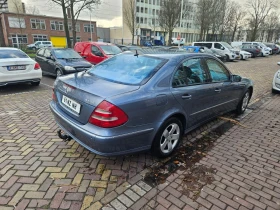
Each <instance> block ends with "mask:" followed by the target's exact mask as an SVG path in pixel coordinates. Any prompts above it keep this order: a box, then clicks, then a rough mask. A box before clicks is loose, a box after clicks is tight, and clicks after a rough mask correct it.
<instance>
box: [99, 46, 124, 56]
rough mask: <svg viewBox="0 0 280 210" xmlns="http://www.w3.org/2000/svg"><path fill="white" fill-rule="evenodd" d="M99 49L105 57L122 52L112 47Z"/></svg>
mask: <svg viewBox="0 0 280 210" xmlns="http://www.w3.org/2000/svg"><path fill="white" fill-rule="evenodd" d="M100 47H101V49H102V50H103V51H104V52H105V54H107V55H116V54H119V53H121V52H122V51H121V49H120V48H118V47H117V46H114V45H101V46H100Z"/></svg>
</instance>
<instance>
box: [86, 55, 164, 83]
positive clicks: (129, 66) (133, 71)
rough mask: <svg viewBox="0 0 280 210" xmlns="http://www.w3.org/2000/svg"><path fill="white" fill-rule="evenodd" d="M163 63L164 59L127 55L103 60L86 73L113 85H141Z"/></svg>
mask: <svg viewBox="0 0 280 210" xmlns="http://www.w3.org/2000/svg"><path fill="white" fill-rule="evenodd" d="M165 63H166V60H165V59H161V58H155V57H149V56H145V55H143V56H142V55H139V56H134V54H132V53H127V54H120V55H117V56H114V57H112V58H110V59H108V60H105V61H104V62H102V63H100V64H98V65H96V66H94V67H93V68H92V69H91V70H89V72H88V73H89V74H91V75H95V76H98V77H100V78H103V79H105V80H108V81H111V82H115V83H122V84H127V85H141V84H143V83H145V82H146V81H147V80H149V79H150V78H151V77H152V76H153V75H154V74H155V72H156V71H158V69H160V67H161V66H162V65H164V64H165Z"/></svg>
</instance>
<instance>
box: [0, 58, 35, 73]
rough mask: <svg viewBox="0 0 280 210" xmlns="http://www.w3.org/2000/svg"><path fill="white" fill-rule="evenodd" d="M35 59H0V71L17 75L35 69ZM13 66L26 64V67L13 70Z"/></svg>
mask: <svg viewBox="0 0 280 210" xmlns="http://www.w3.org/2000/svg"><path fill="white" fill-rule="evenodd" d="M34 65H35V61H33V60H32V59H31V58H8V59H0V72H1V73H3V74H9V75H17V74H21V73H27V72H29V71H32V70H34ZM11 66H13V67H14V66H24V67H25V69H21V70H11V69H10V67H11Z"/></svg>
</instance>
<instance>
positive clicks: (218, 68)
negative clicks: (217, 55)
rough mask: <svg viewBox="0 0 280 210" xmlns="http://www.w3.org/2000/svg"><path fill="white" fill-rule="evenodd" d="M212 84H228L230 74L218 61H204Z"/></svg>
mask: <svg viewBox="0 0 280 210" xmlns="http://www.w3.org/2000/svg"><path fill="white" fill-rule="evenodd" d="M206 63H207V66H208V69H209V71H210V75H211V78H212V82H228V81H229V80H230V74H229V72H228V70H227V69H226V68H225V67H224V66H223V65H222V64H221V63H219V62H218V61H216V60H213V59H207V60H206Z"/></svg>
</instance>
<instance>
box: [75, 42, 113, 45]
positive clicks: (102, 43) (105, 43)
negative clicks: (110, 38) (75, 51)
mask: <svg viewBox="0 0 280 210" xmlns="http://www.w3.org/2000/svg"><path fill="white" fill-rule="evenodd" d="M78 43H88V44H93V45H98V46H101V45H102V46H103V45H113V46H115V45H114V44H112V43H108V42H77V44H78Z"/></svg>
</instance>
